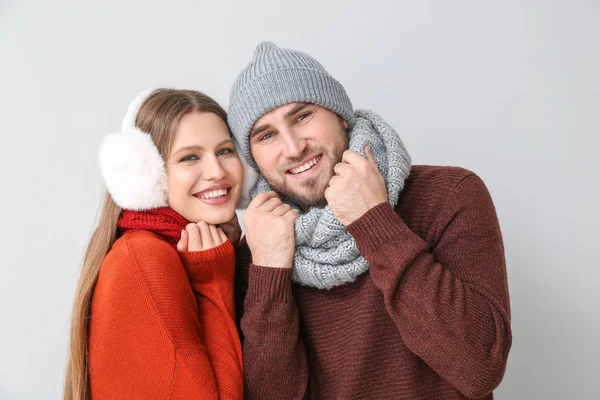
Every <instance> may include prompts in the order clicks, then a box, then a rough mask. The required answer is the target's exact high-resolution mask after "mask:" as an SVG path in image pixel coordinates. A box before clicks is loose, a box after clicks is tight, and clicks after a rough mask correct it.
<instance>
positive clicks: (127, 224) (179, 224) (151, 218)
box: [117, 207, 189, 247]
mask: <svg viewBox="0 0 600 400" xmlns="http://www.w3.org/2000/svg"><path fill="white" fill-rule="evenodd" d="M188 223H189V221H188V220H187V219H185V218H184V217H183V216H182V215H181V214H179V213H178V212H177V211H175V210H173V209H172V208H170V207H160V208H154V209H151V210H145V211H132V210H124V211H123V213H122V214H121V218H119V222H118V224H117V225H118V227H119V228H120V229H121V232H127V231H134V230H146V231H151V232H154V233H155V234H157V235H159V236H160V238H161V239H163V240H164V241H166V242H167V243H169V244H170V245H171V246H173V247H177V242H178V241H179V239H180V238H181V231H182V230H183V229H185V226H186V225H187V224H188Z"/></svg>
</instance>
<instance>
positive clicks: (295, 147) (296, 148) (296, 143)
mask: <svg viewBox="0 0 600 400" xmlns="http://www.w3.org/2000/svg"><path fill="white" fill-rule="evenodd" d="M282 136H283V139H284V144H285V156H286V157H288V158H297V157H299V156H300V155H302V152H303V151H304V149H305V148H306V140H305V139H303V138H301V137H298V135H296V134H294V132H291V131H288V132H283V133H282Z"/></svg>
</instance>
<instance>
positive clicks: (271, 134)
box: [260, 132, 275, 141]
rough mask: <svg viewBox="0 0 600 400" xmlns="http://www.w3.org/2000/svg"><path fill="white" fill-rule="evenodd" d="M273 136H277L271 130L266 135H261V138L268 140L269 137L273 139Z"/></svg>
mask: <svg viewBox="0 0 600 400" xmlns="http://www.w3.org/2000/svg"><path fill="white" fill-rule="evenodd" d="M273 136H275V134H274V133H273V132H269V133H265V134H264V135H262V136H261V137H260V140H261V141H263V140H267V139H271V138H272V137H273Z"/></svg>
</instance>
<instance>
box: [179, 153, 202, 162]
mask: <svg viewBox="0 0 600 400" xmlns="http://www.w3.org/2000/svg"><path fill="white" fill-rule="evenodd" d="M199 159H200V158H199V157H198V156H196V155H195V154H190V155H189V156H185V157H183V158H182V159H181V160H179V162H185V161H196V160H199Z"/></svg>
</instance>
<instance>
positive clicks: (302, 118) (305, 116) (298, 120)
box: [296, 113, 310, 122]
mask: <svg viewBox="0 0 600 400" xmlns="http://www.w3.org/2000/svg"><path fill="white" fill-rule="evenodd" d="M309 115H310V113H304V114H301V115H299V116H298V118H296V121H297V122H301V121H303V120H305V119H306V118H307V117H308V116H309Z"/></svg>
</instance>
